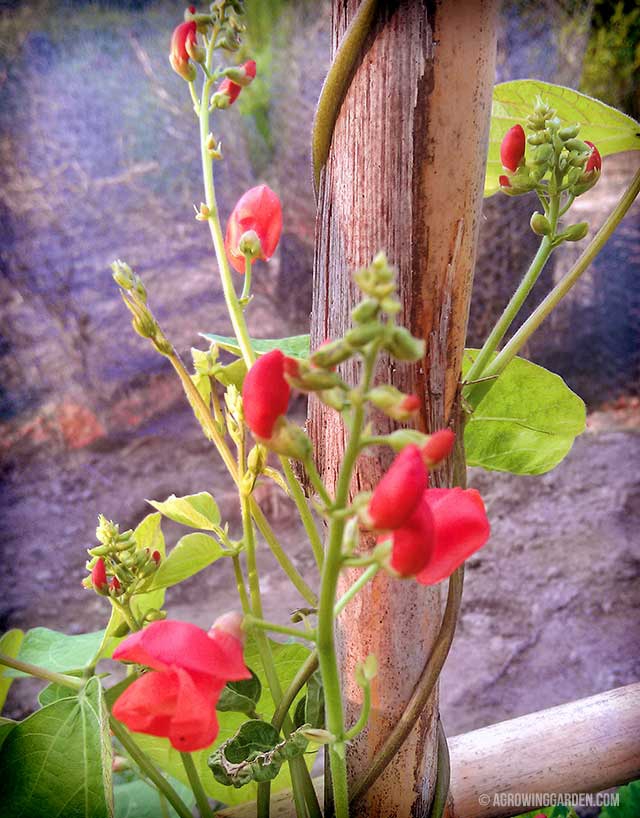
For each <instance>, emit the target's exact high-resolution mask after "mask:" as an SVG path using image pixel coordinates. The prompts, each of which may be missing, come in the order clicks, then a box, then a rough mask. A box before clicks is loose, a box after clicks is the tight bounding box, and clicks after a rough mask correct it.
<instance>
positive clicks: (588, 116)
mask: <svg viewBox="0 0 640 818" xmlns="http://www.w3.org/2000/svg"><path fill="white" fill-rule="evenodd" d="M538 95H540V96H541V97H542V98H543V100H544V101H545V102H548V103H549V105H551V107H553V108H555V109H556V111H557V115H558V117H560V119H561V120H562V122H563V124H565V125H573V124H574V123H578V124H580V125H582V128H581V130H580V139H588V140H589V141H590V142H593V143H594V145H597V147H598V150H599V151H600V155H601V156H610V155H611V154H614V153H620V152H621V151H633V150H640V125H639V124H638V123H637V122H636V121H635V119H632V118H631V117H630V116H627V114H623V113H622V111H618V110H616V109H615V108H612V107H611V106H610V105H605V103H604V102H600V100H597V99H593V98H592V97H588V96H586V95H585V94H581V93H580V92H579V91H574V90H573V89H572V88H565V87H564V86H562V85H552V84H551V83H548V82H539V81H538V80H512V81H511V82H501V83H499V84H498V85H496V86H495V88H494V89H493V103H492V108H491V129H490V133H489V155H488V157H487V175H486V178H485V188H484V195H485V196H492V195H493V194H494V193H496V191H497V190H498V188H499V183H498V177H499V176H500V175H501V174H502V173H504V169H503V167H502V165H501V163H500V143H501V142H502V138H503V136H504V135H505V133H506V132H507V131H508V130H509V128H511V127H512V126H513V125H516V124H517V123H520V124H521V125H522V126H523V127H524V122H525V119H526V117H527V115H528V114H530V113H531V112H532V111H533V107H534V105H535V100H536V96H538Z"/></svg>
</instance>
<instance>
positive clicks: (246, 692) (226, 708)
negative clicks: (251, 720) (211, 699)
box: [216, 668, 262, 716]
mask: <svg viewBox="0 0 640 818" xmlns="http://www.w3.org/2000/svg"><path fill="white" fill-rule="evenodd" d="M249 670H251V668H249ZM261 695H262V684H261V683H260V679H259V678H258V676H256V674H255V673H254V672H253V671H252V670H251V678H250V679H242V681H240V682H227V684H226V685H225V687H224V689H223V691H222V693H221V694H220V698H219V699H218V703H217V704H216V710H217V711H218V712H219V713H228V712H232V713H246V715H248V716H251V715H253V714H254V713H255V710H256V705H257V703H258V702H259V701H260V696H261Z"/></svg>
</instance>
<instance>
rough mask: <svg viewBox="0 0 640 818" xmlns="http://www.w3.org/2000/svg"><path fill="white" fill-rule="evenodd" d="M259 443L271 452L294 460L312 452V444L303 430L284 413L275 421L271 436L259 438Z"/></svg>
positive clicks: (306, 456) (302, 458)
mask: <svg viewBox="0 0 640 818" xmlns="http://www.w3.org/2000/svg"><path fill="white" fill-rule="evenodd" d="M261 443H263V444H264V445H265V446H266V447H267V449H270V450H271V451H272V452H275V453H276V454H281V455H284V457H292V458H294V459H295V460H306V459H307V458H308V457H310V456H311V455H312V454H313V446H312V445H311V441H310V440H309V438H308V437H307V435H306V434H305V432H304V431H303V430H302V429H301V428H300V427H299V426H296V425H295V423H291V422H290V421H288V420H287V419H286V418H285V417H284V415H282V416H281V417H279V418H278V420H277V421H276V423H275V426H274V427H273V434H272V435H271V437H270V438H269V439H268V440H261Z"/></svg>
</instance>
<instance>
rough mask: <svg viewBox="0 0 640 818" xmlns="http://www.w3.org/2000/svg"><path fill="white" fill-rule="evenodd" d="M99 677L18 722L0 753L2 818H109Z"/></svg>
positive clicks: (105, 723) (104, 718)
mask: <svg viewBox="0 0 640 818" xmlns="http://www.w3.org/2000/svg"><path fill="white" fill-rule="evenodd" d="M108 725H109V722H108V717H107V712H106V709H105V706H104V700H103V695H102V688H101V686H100V682H99V681H98V679H91V680H90V681H89V682H88V683H87V685H86V687H85V688H84V690H82V691H81V692H80V695H79V696H78V697H77V698H71V699H61V700H60V701H57V702H54V703H53V704H50V705H48V706H47V707H43V708H42V710H38V711H36V712H35V713H34V714H33V715H32V716H29V718H27V719H25V720H24V721H23V722H21V723H20V724H17V725H16V726H15V727H14V728H13V730H11V732H10V733H9V735H8V736H7V738H6V739H5V742H4V744H3V745H2V749H1V750H0V781H2V786H3V813H2V814H3V818H31V816H41V815H42V816H45V815H46V816H51V817H52V818H53V816H59V818H62V816H64V818H111V816H113V803H112V792H111V741H110V738H109V726H108Z"/></svg>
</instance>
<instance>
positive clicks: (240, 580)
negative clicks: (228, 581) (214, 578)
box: [231, 554, 251, 616]
mask: <svg viewBox="0 0 640 818" xmlns="http://www.w3.org/2000/svg"><path fill="white" fill-rule="evenodd" d="M231 559H232V561H233V573H234V576H235V578H236V588H237V589H238V596H239V597H240V605H241V606H242V613H243V614H245V616H246V615H247V614H248V613H249V612H250V610H251V605H250V604H249V597H248V596H247V589H246V588H245V584H244V576H243V574H242V565H240V557H239V555H238V554H234V555H233V557H232V558H231Z"/></svg>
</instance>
